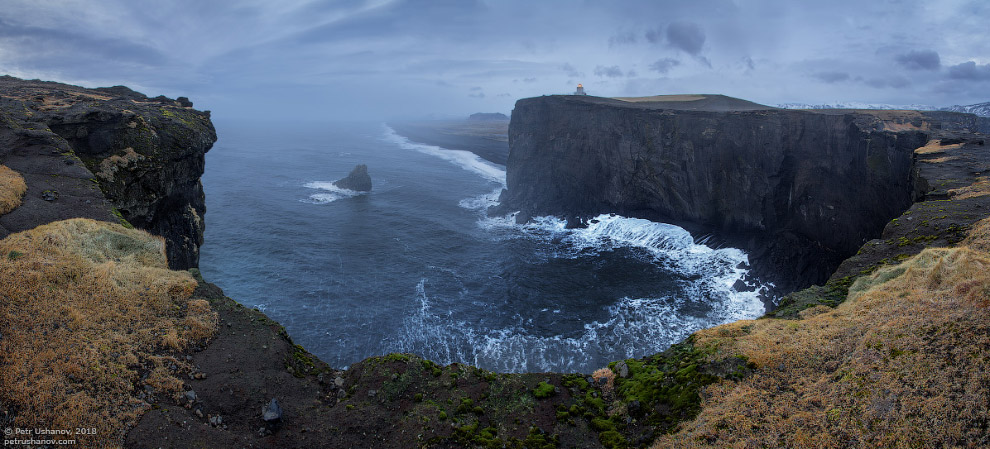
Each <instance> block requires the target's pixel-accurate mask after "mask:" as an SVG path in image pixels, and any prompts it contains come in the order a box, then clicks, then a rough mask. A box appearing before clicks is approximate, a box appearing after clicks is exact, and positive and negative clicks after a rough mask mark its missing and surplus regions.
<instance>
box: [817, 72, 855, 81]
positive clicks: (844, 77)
mask: <svg viewBox="0 0 990 449" xmlns="http://www.w3.org/2000/svg"><path fill="white" fill-rule="evenodd" d="M811 77H812V78H814V79H816V80H818V81H821V82H823V83H829V84H832V83H839V82H842V81H849V78H851V77H850V76H849V74H848V73H846V72H818V73H815V74H813V75H811Z"/></svg>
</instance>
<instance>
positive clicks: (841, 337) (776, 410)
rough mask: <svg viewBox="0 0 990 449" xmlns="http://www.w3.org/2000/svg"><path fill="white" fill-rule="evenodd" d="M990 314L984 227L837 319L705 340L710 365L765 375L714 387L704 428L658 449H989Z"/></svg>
mask: <svg viewBox="0 0 990 449" xmlns="http://www.w3.org/2000/svg"><path fill="white" fill-rule="evenodd" d="M988 306H990V219H984V220H983V221H980V222H979V223H978V224H977V225H976V226H974V227H973V230H972V231H971V234H970V236H969V237H968V238H967V239H966V240H965V241H963V242H962V244H961V245H960V246H958V247H955V248H951V249H945V248H937V249H935V248H933V249H926V250H924V251H922V252H921V253H920V254H918V255H917V256H914V257H912V258H910V259H908V260H906V261H904V262H903V263H901V264H899V265H896V266H889V267H886V268H883V269H881V270H878V271H877V272H876V273H874V274H872V275H871V276H867V277H863V278H860V279H859V280H857V282H856V283H855V284H853V286H852V287H851V288H850V296H849V299H848V300H846V301H845V302H844V303H842V304H841V305H839V306H838V307H836V308H835V309H830V308H828V307H824V306H818V307H815V308H811V309H808V310H805V311H803V312H802V318H801V319H799V320H784V319H774V318H767V319H761V320H756V321H739V322H735V323H731V324H727V325H723V326H719V327H715V328H712V329H707V330H704V331H700V332H698V333H696V334H695V343H696V344H697V345H699V346H701V347H706V348H709V349H711V350H712V351H713V352H712V354H713V355H712V357H727V356H733V355H739V356H744V357H746V358H747V359H748V360H749V361H750V362H752V363H754V364H755V365H756V369H755V371H754V373H753V374H752V375H751V376H748V377H746V378H744V379H741V380H738V381H726V382H721V383H719V384H717V385H714V386H711V387H709V388H708V389H707V390H706V391H705V392H704V394H703V403H702V410H701V413H700V414H699V415H698V416H697V418H696V419H694V420H693V421H690V422H687V423H684V424H683V425H682V426H681V428H680V431H679V432H678V433H676V434H673V435H668V436H664V437H662V438H661V439H659V440H658V441H657V442H656V443H655V445H654V447H658V448H659V447H719V448H724V447H822V448H831V447H835V448H838V447H867V446H871V447H876V446H879V447H915V446H917V447H921V446H919V444H924V445H937V446H942V447H955V446H972V445H976V446H980V447H986V446H987V445H988V444H990V433H988V424H990V423H988V416H990V351H988V349H990V314H988V313H987V308H988ZM922 442H924V443H922Z"/></svg>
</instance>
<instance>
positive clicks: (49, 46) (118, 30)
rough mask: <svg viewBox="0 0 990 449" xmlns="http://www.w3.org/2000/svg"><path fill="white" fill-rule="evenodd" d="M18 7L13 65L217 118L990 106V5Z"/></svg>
mask: <svg viewBox="0 0 990 449" xmlns="http://www.w3.org/2000/svg"><path fill="white" fill-rule="evenodd" d="M0 2H2V8H0V74H10V75H13V76H18V77H22V78H41V79H46V80H56V81H62V82H68V83H73V84H81V85H84V86H87V87H97V86H109V85H119V84H123V85H127V86H130V87H132V88H134V89H135V90H139V91H141V92H144V93H145V94H148V95H150V96H156V95H159V94H165V95H168V96H170V97H176V96H188V97H189V98H190V99H192V100H193V101H194V102H195V104H196V107H197V108H200V109H211V110H213V111H214V114H215V115H214V117H215V118H220V117H229V118H237V117H244V116H251V115H255V114H257V115H270V114H271V113H272V112H276V113H279V114H282V115H284V116H286V118H292V117H298V118H369V119H378V118H383V119H387V118H399V117H409V116H429V115H432V116H434V117H450V116H460V115H466V114H468V113H471V112H477V111H499V112H504V113H508V112H509V111H511V109H512V105H513V103H514V102H515V100H517V99H519V98H524V97H531V96H538V95H542V94H552V93H570V92H573V91H574V88H575V86H576V85H577V83H583V84H584V86H585V88H586V89H587V91H588V92H589V93H590V94H592V95H600V96H640V95H657V94H670V93H721V94H726V95H731V96H735V97H741V98H745V99H748V100H752V101H756V102H760V103H764V104H771V105H775V104H778V103H784V102H805V103H825V102H837V101H861V102H882V103H892V104H912V103H917V104H931V105H937V106H943V105H952V104H971V103H977V102H985V101H990V25H988V24H990V1H987V0H958V1H915V0H853V1H847V0H827V1H826V0H813V1H796V0H780V1H771V0H752V1H750V0H735V1H731V0H695V1H659V0H642V1H603V0H595V1H577V0H575V1H544V0H477V1H470V0H394V1H390V0H369V1H358V0H354V1H345V0H342V1H309V0H279V1H272V0H239V1H236V2H227V1H205V0H176V1H168V0H159V1H136V0H101V1H91V0H64V1H59V0H50V1H39V0H0ZM235 5H236V6H235Z"/></svg>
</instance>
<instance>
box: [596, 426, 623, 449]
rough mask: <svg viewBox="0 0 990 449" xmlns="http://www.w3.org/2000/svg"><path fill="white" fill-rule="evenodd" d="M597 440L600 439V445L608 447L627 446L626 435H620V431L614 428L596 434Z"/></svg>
mask: <svg viewBox="0 0 990 449" xmlns="http://www.w3.org/2000/svg"><path fill="white" fill-rule="evenodd" d="M598 441H601V443H602V446H605V447H606V448H609V449H620V448H625V447H629V445H628V443H627V442H626V437H624V436H622V434H621V433H619V432H617V431H615V430H608V431H605V432H602V433H599V434H598Z"/></svg>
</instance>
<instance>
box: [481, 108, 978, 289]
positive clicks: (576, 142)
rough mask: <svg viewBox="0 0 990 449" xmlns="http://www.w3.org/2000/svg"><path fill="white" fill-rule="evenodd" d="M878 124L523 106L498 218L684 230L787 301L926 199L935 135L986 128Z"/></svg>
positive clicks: (914, 121) (787, 115) (896, 121)
mask: <svg viewBox="0 0 990 449" xmlns="http://www.w3.org/2000/svg"><path fill="white" fill-rule="evenodd" d="M878 114H879V111H873V112H870V111H798V110H782V109H777V108H771V107H766V106H761V105H758V104H755V103H750V102H747V101H744V100H739V99H734V98H730V97H724V96H719V95H680V96H658V97H644V98H626V99H610V98H599V97H591V96H558V95H554V96H544V97H536V98H527V99H523V100H519V101H518V102H517V103H516V107H515V110H514V111H513V113H512V120H511V123H510V126H509V145H510V153H509V160H508V164H507V174H506V180H507V190H506V191H504V192H503V194H502V196H501V203H502V205H501V206H500V210H499V212H511V211H520V213H519V215H518V216H517V219H518V220H528V219H529V218H530V217H532V216H538V215H557V216H565V217H568V218H569V219H570V221H571V222H572V223H577V222H580V221H581V220H585V219H588V218H589V217H593V216H595V215H598V214H601V213H617V214H622V215H628V216H634V217H639V218H646V219H650V220H655V221H662V222H668V223H674V224H677V225H680V226H682V227H685V228H686V229H688V230H690V231H692V233H695V235H704V234H711V235H714V236H715V237H716V238H717V240H718V241H721V243H724V244H728V245H732V246H737V247H742V248H744V249H745V250H747V251H748V252H749V254H750V259H751V263H752V264H753V266H754V271H753V274H755V275H756V276H757V277H758V278H762V279H764V280H767V281H771V282H773V283H775V284H776V285H777V287H778V288H777V289H776V292H778V293H787V292H789V291H792V290H794V289H796V288H801V287H805V286H808V285H811V284H814V283H821V282H823V281H825V280H826V279H828V277H829V276H830V275H831V274H832V272H833V271H834V270H835V268H836V267H837V266H838V265H839V263H840V262H841V261H842V260H844V259H845V258H847V257H849V256H851V255H853V254H855V253H856V251H857V249H858V248H859V247H860V246H861V245H862V244H863V243H864V242H866V241H867V240H869V239H872V238H876V237H877V236H879V235H880V233H881V231H882V230H883V229H884V226H885V225H886V224H887V223H888V222H889V221H890V220H891V219H892V218H895V217H897V216H898V215H900V214H901V213H902V212H903V211H904V210H906V209H907V208H908V207H909V206H910V205H911V204H912V203H913V202H914V201H915V200H918V199H920V198H921V197H923V196H924V194H925V193H926V190H927V188H928V187H927V186H926V184H925V181H924V180H923V179H921V178H919V176H918V169H917V167H916V164H915V155H914V150H915V149H916V148H919V147H922V146H923V145H925V143H926V142H927V141H928V139H929V138H930V136H931V132H932V130H933V129H941V128H943V127H944V128H950V129H958V130H964V128H966V127H967V125H968V124H969V122H968V121H972V120H977V119H978V118H977V117H975V116H971V115H968V114H953V113H946V112H936V113H920V112H902V113H900V114H895V113H887V115H889V116H882V114H881V115H878ZM936 116H937V117H936Z"/></svg>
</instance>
